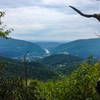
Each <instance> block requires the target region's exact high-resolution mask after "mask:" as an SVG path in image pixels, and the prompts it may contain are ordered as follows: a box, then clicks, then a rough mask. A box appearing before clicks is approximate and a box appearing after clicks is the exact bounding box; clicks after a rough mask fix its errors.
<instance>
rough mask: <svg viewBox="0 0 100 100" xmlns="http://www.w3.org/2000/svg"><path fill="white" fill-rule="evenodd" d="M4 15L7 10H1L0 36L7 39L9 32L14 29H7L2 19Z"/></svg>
mask: <svg viewBox="0 0 100 100" xmlns="http://www.w3.org/2000/svg"><path fill="white" fill-rule="evenodd" d="M4 15H5V12H1V11H0V37H3V38H6V39H7V38H8V35H9V33H11V31H12V29H6V28H5V25H2V24H3V23H2V21H1V19H2V17H4Z"/></svg>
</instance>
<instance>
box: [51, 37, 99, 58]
mask: <svg viewBox="0 0 100 100" xmlns="http://www.w3.org/2000/svg"><path fill="white" fill-rule="evenodd" d="M63 52H68V53H70V54H72V55H75V56H79V57H83V58H87V57H88V56H90V55H91V54H93V55H94V56H95V57H97V58H99V57H100V39H99V38H93V39H82V40H76V41H72V42H69V43H65V44H61V45H59V46H57V47H56V48H54V49H52V51H51V53H52V54H60V53H63Z"/></svg>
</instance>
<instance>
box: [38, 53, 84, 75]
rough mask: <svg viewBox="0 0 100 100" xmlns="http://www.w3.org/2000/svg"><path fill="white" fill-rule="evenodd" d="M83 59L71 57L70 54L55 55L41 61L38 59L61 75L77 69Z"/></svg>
mask: <svg viewBox="0 0 100 100" xmlns="http://www.w3.org/2000/svg"><path fill="white" fill-rule="evenodd" d="M83 60H84V59H82V58H80V57H77V56H73V55H70V54H55V55H51V56H48V57H45V58H43V59H40V60H39V62H41V63H43V64H45V65H47V66H48V67H50V68H51V69H53V70H55V71H56V72H60V73H63V74H67V75H68V74H70V73H71V72H72V71H73V70H75V69H77V67H78V65H79V64H80V63H81V62H82V61H83Z"/></svg>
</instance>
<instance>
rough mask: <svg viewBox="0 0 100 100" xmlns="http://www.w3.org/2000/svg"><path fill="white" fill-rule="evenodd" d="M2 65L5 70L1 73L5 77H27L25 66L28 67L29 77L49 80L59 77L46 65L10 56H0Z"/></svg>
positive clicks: (0, 65) (0, 64)
mask: <svg viewBox="0 0 100 100" xmlns="http://www.w3.org/2000/svg"><path fill="white" fill-rule="evenodd" d="M0 67H1V69H3V71H2V72H1V73H0V75H2V77H4V78H8V77H11V78H18V77H21V78H23V79H24V78H25V67H27V78H29V79H39V80H48V79H53V78H54V77H57V74H56V73H55V72H54V71H53V70H51V69H49V68H48V67H47V66H46V65H44V64H42V63H38V62H28V63H25V66H24V63H23V62H21V61H18V60H13V59H10V58H5V57H0Z"/></svg>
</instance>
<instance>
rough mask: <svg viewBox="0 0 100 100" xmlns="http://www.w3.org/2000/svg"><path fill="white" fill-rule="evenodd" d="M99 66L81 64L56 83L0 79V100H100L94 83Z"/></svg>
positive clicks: (98, 75) (99, 75)
mask: <svg viewBox="0 0 100 100" xmlns="http://www.w3.org/2000/svg"><path fill="white" fill-rule="evenodd" d="M99 78H100V64H99V63H96V64H87V63H82V64H81V65H80V67H79V68H78V69H77V70H76V71H74V72H73V73H72V74H71V75H70V76H69V77H66V76H65V77H63V78H62V79H59V80H56V81H47V82H42V81H38V80H28V83H27V84H26V85H25V80H22V79H17V80H9V79H7V80H3V79H1V78H0V100H100V95H99V94H98V93H97V91H96V83H97V81H98V79H99Z"/></svg>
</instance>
